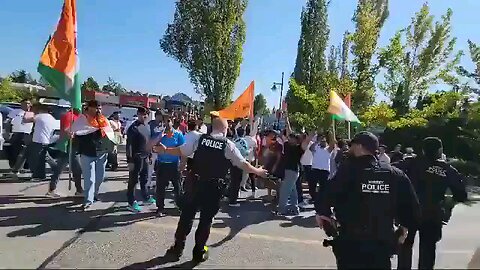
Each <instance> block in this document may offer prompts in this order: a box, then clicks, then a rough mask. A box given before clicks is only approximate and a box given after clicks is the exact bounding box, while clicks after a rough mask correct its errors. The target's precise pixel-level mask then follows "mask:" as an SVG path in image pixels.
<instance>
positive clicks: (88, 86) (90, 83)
mask: <svg viewBox="0 0 480 270" xmlns="http://www.w3.org/2000/svg"><path fill="white" fill-rule="evenodd" d="M109 80H110V78H109ZM81 89H82V91H86V90H91V91H100V87H99V86H98V83H97V81H95V79H94V78H93V77H88V78H87V80H86V81H84V82H83V83H82V86H81ZM107 90H109V89H107Z"/></svg>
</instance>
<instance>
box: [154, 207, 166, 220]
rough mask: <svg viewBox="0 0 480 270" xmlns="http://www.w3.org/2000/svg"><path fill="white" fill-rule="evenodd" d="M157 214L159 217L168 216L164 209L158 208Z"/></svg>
mask: <svg viewBox="0 0 480 270" xmlns="http://www.w3.org/2000/svg"><path fill="white" fill-rule="evenodd" d="M155 215H156V216H157V218H162V217H164V216H166V214H165V213H164V212H163V210H160V209H157V212H156V214H155Z"/></svg>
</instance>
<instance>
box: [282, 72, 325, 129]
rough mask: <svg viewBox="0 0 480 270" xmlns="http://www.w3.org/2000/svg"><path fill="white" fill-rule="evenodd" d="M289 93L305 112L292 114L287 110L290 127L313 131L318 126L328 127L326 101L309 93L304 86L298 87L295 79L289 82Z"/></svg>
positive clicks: (315, 94)
mask: <svg viewBox="0 0 480 270" xmlns="http://www.w3.org/2000/svg"><path fill="white" fill-rule="evenodd" d="M289 86H290V91H291V92H292V95H294V96H295V97H296V98H297V99H298V100H299V101H300V102H302V104H303V105H304V106H305V111H306V112H298V111H297V112H292V111H290V108H289V116H290V120H291V121H292V125H294V126H295V127H297V128H302V127H303V128H305V130H315V129H317V128H318V127H320V126H328V124H329V121H330V118H328V117H327V116H328V113H327V108H328V99H326V98H324V97H323V98H322V97H321V96H320V95H318V94H317V93H309V92H308V91H307V89H306V87H305V86H304V85H300V84H298V83H297V82H296V80H295V79H293V78H291V79H290V82H289Z"/></svg>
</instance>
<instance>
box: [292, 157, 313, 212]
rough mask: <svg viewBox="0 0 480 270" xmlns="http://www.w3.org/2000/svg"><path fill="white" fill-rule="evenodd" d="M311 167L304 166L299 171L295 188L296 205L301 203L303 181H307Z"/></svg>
mask: <svg viewBox="0 0 480 270" xmlns="http://www.w3.org/2000/svg"><path fill="white" fill-rule="evenodd" d="M311 169H312V166H309V165H304V166H302V167H301V169H300V175H299V176H298V179H297V183H296V188H297V196H298V203H301V202H303V200H304V198H303V187H302V183H303V180H304V179H309V178H308V176H309V175H310V170H311Z"/></svg>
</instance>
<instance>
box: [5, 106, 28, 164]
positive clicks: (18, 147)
mask: <svg viewBox="0 0 480 270" xmlns="http://www.w3.org/2000/svg"><path fill="white" fill-rule="evenodd" d="M31 108H32V102H31V101H30V100H28V99H24V100H22V101H21V109H14V110H12V111H11V112H10V113H9V114H8V116H7V117H8V118H9V119H10V123H11V125H12V137H11V138H10V154H9V156H8V162H9V165H10V168H12V171H13V172H14V173H16V172H18V170H20V169H21V168H23V165H24V164H25V158H26V155H25V150H26V146H27V145H28V144H29V143H30V141H31V137H30V133H31V132H32V127H33V124H32V123H23V121H22V120H23V117H24V116H25V115H27V117H31V116H33V113H32V112H31V111H30V110H31ZM22 152H23V155H21V154H22ZM17 161H18V162H17Z"/></svg>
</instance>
